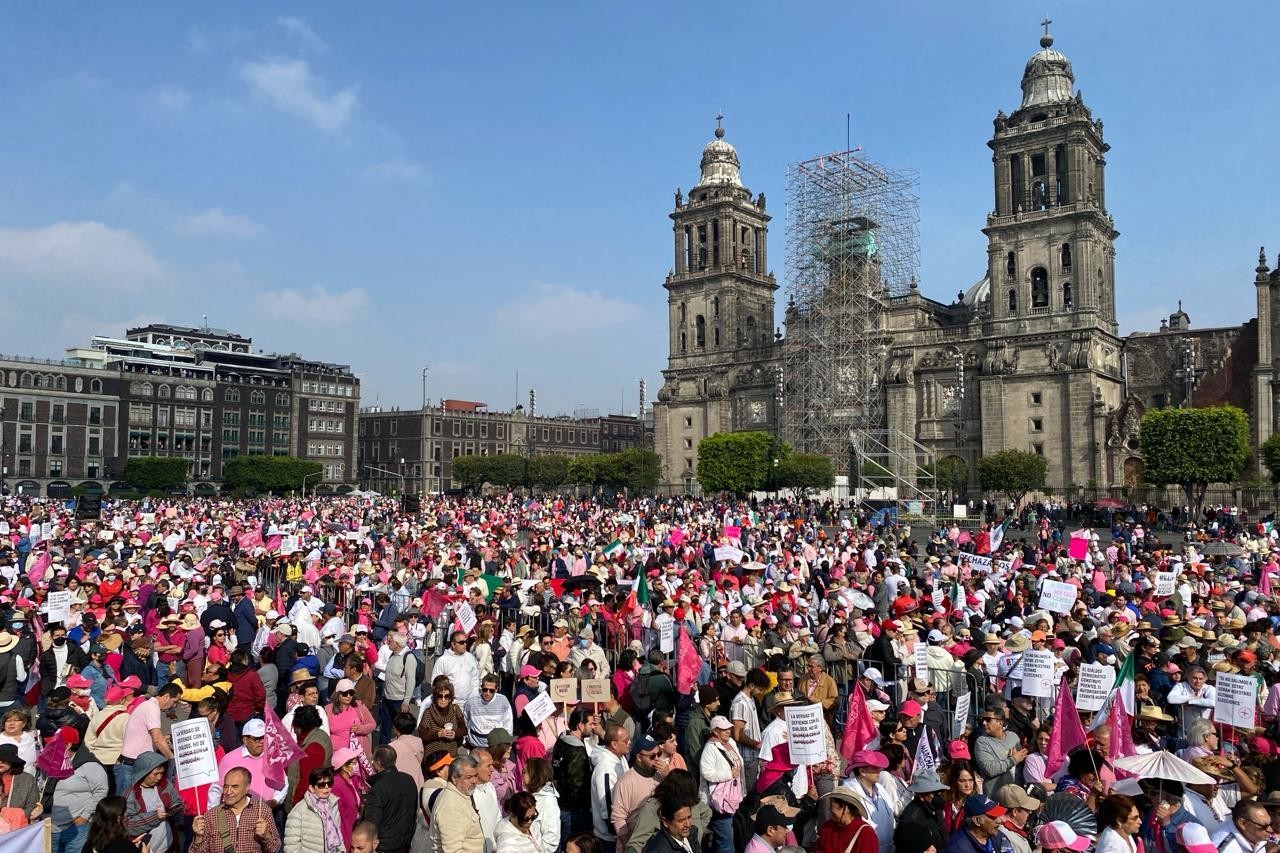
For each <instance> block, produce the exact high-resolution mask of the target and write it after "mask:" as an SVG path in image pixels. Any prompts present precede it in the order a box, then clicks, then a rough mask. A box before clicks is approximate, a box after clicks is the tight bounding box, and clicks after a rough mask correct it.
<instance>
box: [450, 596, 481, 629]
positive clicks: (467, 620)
mask: <svg viewBox="0 0 1280 853" xmlns="http://www.w3.org/2000/svg"><path fill="white" fill-rule="evenodd" d="M453 615H454V617H456V618H457V620H458V625H459V627H461V628H462V632H463V633H464V634H470V633H471V632H472V631H474V630H475V629H476V612H475V611H474V610H472V609H471V605H470V604H467V603H466V602H465V601H459V602H458V603H457V604H455V605H454V606H453Z"/></svg>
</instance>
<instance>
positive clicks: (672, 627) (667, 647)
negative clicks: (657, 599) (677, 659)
mask: <svg viewBox="0 0 1280 853" xmlns="http://www.w3.org/2000/svg"><path fill="white" fill-rule="evenodd" d="M675 650H676V622H675V620H674V619H664V620H663V621H662V622H661V623H659V625H658V651H660V652H662V653H663V654H664V655H669V654H671V653H672V652H674V651H675Z"/></svg>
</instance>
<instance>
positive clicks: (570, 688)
mask: <svg viewBox="0 0 1280 853" xmlns="http://www.w3.org/2000/svg"><path fill="white" fill-rule="evenodd" d="M551 701H552V702H555V703H556V704H557V705H563V704H565V703H566V702H577V701H578V679H576V678H553V679H551Z"/></svg>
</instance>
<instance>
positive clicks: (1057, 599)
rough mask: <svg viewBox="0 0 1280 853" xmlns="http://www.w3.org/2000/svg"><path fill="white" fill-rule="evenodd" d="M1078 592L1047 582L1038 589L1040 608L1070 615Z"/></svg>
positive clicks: (1066, 586) (1070, 585)
mask: <svg viewBox="0 0 1280 853" xmlns="http://www.w3.org/2000/svg"><path fill="white" fill-rule="evenodd" d="M1079 592H1080V591H1079V590H1078V589H1076V588H1075V586H1073V585H1072V584H1069V583H1063V582H1062V581H1050V580H1047V581H1045V582H1044V585H1043V586H1041V587H1040V606H1041V607H1042V608H1044V609H1045V610H1048V611H1050V612H1053V613H1070V612H1071V608H1072V607H1073V606H1074V605H1075V603H1076V596H1077V595H1078V594H1079ZM1094 710H1095V711H1096V710H1097V709H1096V708H1095V709H1094Z"/></svg>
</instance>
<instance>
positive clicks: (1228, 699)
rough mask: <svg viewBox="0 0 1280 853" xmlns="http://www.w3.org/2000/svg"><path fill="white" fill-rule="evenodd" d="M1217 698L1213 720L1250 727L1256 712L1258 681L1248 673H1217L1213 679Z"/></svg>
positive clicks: (1227, 724) (1214, 704)
mask: <svg viewBox="0 0 1280 853" xmlns="http://www.w3.org/2000/svg"><path fill="white" fill-rule="evenodd" d="M1214 687H1215V688H1216V690H1217V698H1216V699H1215V700H1214V703H1213V721H1214V722H1215V723H1221V724H1223V725H1226V726H1237V727H1239V728H1250V727H1252V726H1253V724H1254V717H1255V716H1256V715H1257V712H1258V682H1257V681H1256V680H1255V679H1253V678H1252V677H1250V676H1248V675H1230V674H1228V673H1225V672H1220V673H1218V677H1217V678H1216V679H1214Z"/></svg>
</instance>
